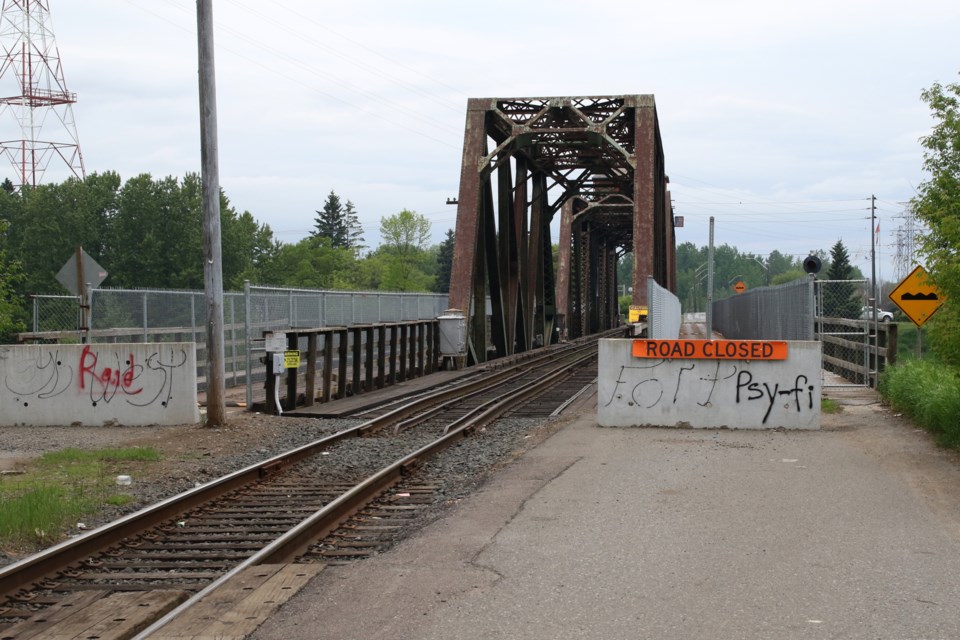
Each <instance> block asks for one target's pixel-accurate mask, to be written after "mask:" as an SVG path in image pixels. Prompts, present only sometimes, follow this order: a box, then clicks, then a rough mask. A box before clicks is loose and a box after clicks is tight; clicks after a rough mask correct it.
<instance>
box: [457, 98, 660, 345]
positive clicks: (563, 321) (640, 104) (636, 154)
mask: <svg viewBox="0 0 960 640" xmlns="http://www.w3.org/2000/svg"><path fill="white" fill-rule="evenodd" d="M667 182H668V179H667V176H666V174H665V172H664V161H663V148H662V145H661V140H660V131H659V125H658V121H657V113H656V106H655V104H654V99H653V96H652V95H633V96H606V97H562V98H475V99H471V100H469V101H468V103H467V121H466V128H465V133H464V143H463V161H462V165H461V172H460V193H459V198H458V207H457V225H456V240H455V245H454V255H453V269H452V274H451V279H450V306H451V307H452V308H456V309H460V310H462V311H463V312H464V313H465V314H466V315H467V318H468V327H467V334H468V335H467V343H468V344H467V348H468V357H469V361H470V362H472V363H476V362H485V361H487V360H489V359H491V358H496V357H502V356H506V355H511V354H514V353H520V352H523V351H527V350H529V349H533V348H536V347H539V346H543V345H545V344H550V343H552V342H556V341H558V340H561V339H567V338H576V337H580V336H583V335H587V334H591V333H596V332H598V331H603V330H606V329H609V328H613V327H615V326H617V324H618V323H619V322H620V317H619V313H618V308H617V289H618V284H629V285H630V286H632V287H633V303H634V304H641V305H643V304H646V285H645V283H646V277H647V276H648V275H652V276H654V278H655V279H656V280H657V282H658V283H660V284H661V285H662V286H664V287H666V288H668V289H670V290H675V288H676V286H675V284H676V283H675V277H676V272H675V265H674V248H675V243H676V241H675V235H674V225H673V215H672V209H671V205H670V195H669V192H668V191H667ZM558 213H559V214H560V215H559V216H557V214H558ZM554 222H556V224H553V223H554ZM551 228H557V229H558V230H559V231H558V234H559V240H558V242H559V247H558V250H557V251H556V256H555V255H554V250H553V238H552V232H551ZM624 253H632V254H633V258H634V271H633V281H632V283H618V282H617V270H616V266H617V261H618V258H619V257H621V256H622V255H623V254H624Z"/></svg>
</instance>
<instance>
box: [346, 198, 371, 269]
mask: <svg viewBox="0 0 960 640" xmlns="http://www.w3.org/2000/svg"><path fill="white" fill-rule="evenodd" d="M343 222H344V225H345V226H346V228H347V248H349V249H351V250H352V251H353V254H354V255H355V256H359V255H360V252H361V251H363V250H364V249H366V248H367V245H365V244H364V242H365V240H364V238H363V226H361V224H360V218H359V217H358V216H357V208H356V207H355V206H354V204H353V203H352V202H350V201H349V200H347V204H345V205H343Z"/></svg>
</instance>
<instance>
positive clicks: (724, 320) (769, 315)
mask: <svg viewBox="0 0 960 640" xmlns="http://www.w3.org/2000/svg"><path fill="white" fill-rule="evenodd" d="M813 318H814V292H813V281H812V280H809V279H806V278H804V279H802V280H795V281H793V282H788V283H786V284H781V285H777V286H775V287H759V288H757V289H753V290H750V291H746V292H744V293H740V294H737V295H735V296H732V297H730V298H726V299H724V300H717V301H715V302H714V303H713V329H714V330H715V331H719V332H720V333H722V334H723V336H724V337H725V338H729V339H732V340H814V339H815V338H814V327H813Z"/></svg>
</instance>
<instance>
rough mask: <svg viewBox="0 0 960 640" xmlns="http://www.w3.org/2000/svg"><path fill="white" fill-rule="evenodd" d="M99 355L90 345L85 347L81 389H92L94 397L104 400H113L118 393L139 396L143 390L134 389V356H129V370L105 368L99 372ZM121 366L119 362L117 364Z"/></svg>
mask: <svg viewBox="0 0 960 640" xmlns="http://www.w3.org/2000/svg"><path fill="white" fill-rule="evenodd" d="M98 360H99V357H98V355H97V354H96V353H95V352H94V351H92V350H91V349H90V346H89V345H86V346H84V347H83V352H82V353H81V354H80V376H79V378H80V388H81V389H84V390H85V389H87V387H88V386H89V387H90V393H91V395H92V396H98V397H101V398H104V399H107V398H111V397H113V396H114V395H116V394H117V393H118V392H122V393H124V394H126V395H131V396H133V395H137V394H138V393H140V392H141V391H143V389H142V388H140V387H138V388H136V389H135V388H133V383H134V380H135V379H136V368H135V366H134V360H133V354H132V353H131V354H130V356H129V360H128V361H127V368H126V369H123V370H121V369H120V367H117V368H112V367H103V368H102V369H100V370H99V371H98V370H97V362H98ZM117 364H118V365H119V364H120V363H119V361H118V362H117Z"/></svg>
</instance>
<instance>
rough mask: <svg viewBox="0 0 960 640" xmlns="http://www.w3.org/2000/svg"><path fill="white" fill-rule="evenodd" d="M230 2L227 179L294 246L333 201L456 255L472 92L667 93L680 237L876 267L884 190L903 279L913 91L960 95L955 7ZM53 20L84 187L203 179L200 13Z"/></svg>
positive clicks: (694, 0) (106, 9)
mask: <svg viewBox="0 0 960 640" xmlns="http://www.w3.org/2000/svg"><path fill="white" fill-rule="evenodd" d="M213 4H214V19H215V24H216V63H217V99H218V107H219V140H220V172H221V174H220V181H221V186H222V187H223V188H224V190H225V191H226V193H227V196H228V197H229V198H230V200H231V202H232V204H233V205H234V206H235V207H236V208H237V209H238V210H240V211H243V210H247V211H250V213H252V214H253V215H254V216H255V217H256V218H257V219H258V220H259V221H260V222H265V223H267V224H269V225H270V227H271V228H272V229H273V231H274V234H275V236H276V237H277V238H278V239H280V240H282V241H284V242H296V241H297V240H299V239H301V238H303V237H304V236H306V235H307V234H308V233H309V232H310V230H311V228H312V226H313V219H314V217H315V211H316V210H317V209H319V208H321V207H322V205H323V201H324V199H325V197H326V195H327V194H328V193H329V192H330V190H331V189H333V190H335V191H336V192H337V194H339V195H340V196H341V197H342V198H343V199H349V200H352V201H353V202H354V204H355V205H356V207H357V210H358V212H359V215H360V220H361V222H362V224H363V226H364V231H365V235H366V239H367V242H368V244H370V245H372V246H375V245H376V244H378V243H379V237H378V236H379V234H378V228H379V221H380V218H381V217H383V216H386V215H391V214H394V213H396V212H398V211H400V210H401V209H405V208H406V209H412V210H415V211H417V212H418V213H421V214H423V215H425V216H426V217H427V218H428V219H429V220H430V221H431V222H432V224H433V236H434V239H435V241H440V240H441V239H442V238H443V236H444V234H445V232H446V230H447V229H449V228H452V227H453V226H454V222H455V217H456V211H455V209H456V208H455V207H453V206H448V205H446V204H445V201H446V199H447V198H448V197H456V196H457V191H458V183H459V172H460V167H459V164H460V155H461V151H462V144H463V126H464V120H465V107H466V101H467V98H471V97H527V96H537V97H540V96H562V95H584V96H587V95H620V94H653V95H654V96H655V99H656V103H657V111H658V115H659V120H660V128H661V135H662V138H663V145H664V153H665V160H666V169H667V173H668V175H669V176H670V179H671V183H670V188H671V192H672V195H673V199H674V204H675V213H676V214H677V215H683V216H684V217H685V220H686V226H685V227H684V228H683V229H679V230H678V233H677V242H678V243H680V242H685V241H691V242H694V243H696V244H697V245H704V244H706V242H707V236H708V234H707V229H708V218H709V216H711V215H713V216H715V217H716V221H717V222H716V243H717V244H718V245H720V244H724V243H728V244H732V245H734V246H736V247H738V248H739V249H741V250H744V251H750V252H754V253H757V254H760V255H766V254H768V253H769V252H770V251H772V250H774V249H776V250H779V251H780V252H782V253H789V254H794V255H797V256H801V255H806V254H807V253H808V252H809V251H810V250H811V249H829V248H830V246H831V245H833V243H835V242H836V241H837V240H838V239H842V240H843V241H844V243H845V244H846V245H847V247H848V249H849V250H850V253H851V256H852V257H853V259H854V262H855V264H857V265H859V266H861V268H863V269H864V272H865V273H867V274H869V254H870V222H869V216H870V211H869V196H870V195H871V194H875V195H876V196H877V198H878V201H877V205H878V208H877V213H878V216H879V222H880V227H881V230H880V236H879V237H880V256H881V258H882V262H881V276H882V277H883V278H885V279H892V278H893V273H892V267H891V266H890V264H891V262H892V258H893V253H894V250H895V231H896V228H897V226H898V225H900V224H901V222H902V221H901V220H899V219H898V216H901V215H902V213H903V206H902V203H904V202H905V201H907V200H909V199H910V198H911V197H912V196H913V194H914V189H915V188H916V185H917V184H918V183H919V182H920V181H922V180H923V178H924V174H923V172H922V168H921V163H922V148H921V147H920V144H919V142H918V139H919V138H920V137H921V136H923V135H924V134H925V133H927V132H928V131H929V128H930V125H931V120H930V116H929V110H928V109H927V107H926V105H925V104H924V103H923V102H922V101H921V100H920V92H921V91H922V90H923V89H925V88H927V87H929V86H930V85H931V84H933V83H934V82H940V83H950V82H957V81H958V80H960V78H958V76H957V72H958V71H960V55H958V54H960V48H958V45H957V34H958V33H960V3H958V2H956V0H942V1H941V0H914V1H913V2H910V3H907V2H903V1H902V0H899V1H897V2H891V1H887V0H828V1H825V0H807V1H805V2H795V1H794V2H784V1H780V0H756V1H755V0H729V1H727V2H716V1H701V0H673V1H671V2H656V3H654V2H644V1H642V0H640V1H637V0H633V1H621V0H608V1H607V2H603V3H587V2H583V1H582V0H580V1H577V2H574V1H572V0H551V1H549V2H546V1H544V2H541V1H536V0H530V1H528V2H525V3H524V2H515V1H502V0H488V1H487V2H485V3H463V2H451V1H450V0H444V1H439V0H436V1H435V0H393V1H388V0H375V1H374V0H370V1H364V0H358V1H355V2H343V1H342V0H340V1H338V2H329V1H327V0H270V1H269V2H262V1H257V0H214V2H213ZM50 8H51V12H52V17H53V25H54V30H55V33H56V39H57V45H58V47H59V50H60V55H61V59H62V64H63V68H64V71H65V75H66V80H67V85H68V87H69V89H70V90H72V91H75V92H76V93H77V94H78V97H79V101H78V103H77V104H76V105H75V106H74V115H75V118H76V122H77V129H78V133H79V138H80V144H81V148H82V151H83V156H84V162H85V165H86V169H87V172H88V173H89V172H94V171H96V172H102V171H108V170H114V171H117V172H119V174H120V176H121V177H122V178H123V179H124V180H126V179H128V178H131V177H133V176H135V175H138V174H140V173H149V174H151V175H153V176H154V177H155V178H159V177H164V176H167V175H173V176H177V177H182V176H183V175H184V174H185V173H187V172H192V171H199V170H200V151H199V123H198V98H197V72H196V69H197V56H196V3H195V2H194V1H193V0H83V1H78V0H70V1H68V0H51V1H50ZM5 81H6V79H5ZM2 90H3V92H4V95H9V94H10V93H11V89H10V88H9V87H8V86H7V85H6V84H4V85H3V89H2ZM14 92H15V91H14ZM15 129H16V126H15V124H13V123H12V121H9V122H8V121H7V120H6V119H4V120H3V121H0V131H3V132H7V133H2V134H0V135H3V136H4V139H8V137H11V133H9V132H10V131H15ZM12 137H19V136H16V135H15V134H14V135H13V136H12ZM59 170H60V168H59V167H56V166H54V165H51V167H50V170H49V171H48V174H47V179H49V180H54V179H62V178H63V177H65V176H64V175H58V174H57V172H58V171H59ZM554 241H556V238H555V239H554Z"/></svg>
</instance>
